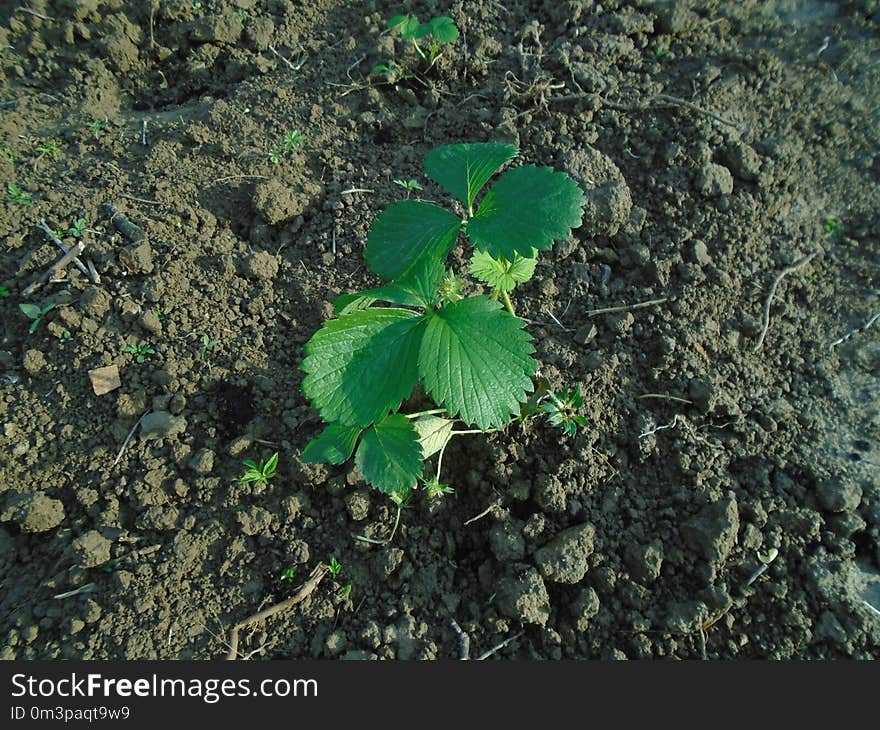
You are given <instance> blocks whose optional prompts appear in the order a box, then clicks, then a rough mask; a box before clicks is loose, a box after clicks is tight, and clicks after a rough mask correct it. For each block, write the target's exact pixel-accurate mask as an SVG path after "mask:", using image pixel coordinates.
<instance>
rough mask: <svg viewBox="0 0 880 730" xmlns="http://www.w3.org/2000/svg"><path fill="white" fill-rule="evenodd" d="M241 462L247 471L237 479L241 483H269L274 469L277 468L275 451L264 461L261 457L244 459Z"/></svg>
mask: <svg viewBox="0 0 880 730" xmlns="http://www.w3.org/2000/svg"><path fill="white" fill-rule="evenodd" d="M243 463H244V465H245V466H246V467H247V471H246V472H245V473H244V474H243V475H242V477H241V479H239V481H240V482H241V483H242V484H258V485H261V486H265V485H266V484H268V483H269V480H270V479H272V478H273V477H274V476H275V471H276V470H277V469H278V452H277V451H276V452H275V453H274V454H272V456H270V457H269V458H268V459H267V460H266V461H263V460H262V459H260V460H259V461H254V460H253V459H245V460H244V462H243Z"/></svg>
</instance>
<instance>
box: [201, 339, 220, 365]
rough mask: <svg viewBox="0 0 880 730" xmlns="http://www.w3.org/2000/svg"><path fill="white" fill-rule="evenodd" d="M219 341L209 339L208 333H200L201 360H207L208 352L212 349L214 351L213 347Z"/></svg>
mask: <svg viewBox="0 0 880 730" xmlns="http://www.w3.org/2000/svg"><path fill="white" fill-rule="evenodd" d="M219 342H220V340H212V339H211V338H210V337H209V336H208V335H206V334H205V335H202V350H201V353H200V354H199V357H200V358H201V359H202V360H207V359H208V353H209V352H213V351H214V348H215V347H216V346H217V344H218V343H219Z"/></svg>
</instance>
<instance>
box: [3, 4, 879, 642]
mask: <svg viewBox="0 0 880 730" xmlns="http://www.w3.org/2000/svg"><path fill="white" fill-rule="evenodd" d="M19 5H20V6H21V7H20V8H19V7H18V6H19ZM402 7H403V8H404V9H405V10H410V11H412V12H415V13H416V14H418V15H419V16H420V17H421V18H422V19H427V18H429V17H431V16H432V15H440V14H448V15H450V16H451V17H453V18H454V20H455V21H456V23H457V24H458V25H459V27H460V28H461V30H462V37H461V38H460V39H459V40H458V41H457V42H456V43H455V44H454V45H453V46H451V47H449V48H448V49H447V50H446V51H444V53H443V54H442V55H441V57H440V60H439V61H438V62H437V63H436V64H435V65H434V67H433V68H432V69H431V70H430V71H428V72H424V73H421V74H420V78H416V79H409V80H406V81H403V82H401V83H399V84H398V85H396V86H395V85H391V84H380V83H375V81H374V82H373V83H371V82H370V81H369V80H368V74H369V72H370V69H371V68H372V67H373V66H374V65H375V64H377V63H380V62H384V61H387V60H388V59H389V58H392V57H393V58H395V59H397V60H398V61H399V62H401V63H403V64H410V65H414V64H415V60H416V58H415V56H414V54H413V53H412V51H411V49H407V48H406V46H405V44H403V42H402V41H400V40H399V39H398V38H394V37H392V36H391V35H389V34H388V33H385V32H383V29H384V21H385V20H386V19H387V18H389V17H390V16H391V15H393V14H395V13H396V12H400V10H401V6H400V5H396V4H392V3H385V2H337V1H335V0H313V1H311V2H304V3H292V2H282V1H281V0H218V1H212V0H201V2H200V3H199V2H196V3H194V2H193V1H192V0H153V1H152V3H150V2H144V3H127V2H123V0H30V2H27V3H17V2H16V3H4V4H3V9H2V10H0V66H2V71H3V75H2V79H0V110H2V113H0V147H2V150H0V152H2V154H0V183H2V188H3V189H2V191H0V192H2V193H3V194H4V195H5V197H4V204H3V205H2V207H0V241H2V243H0V286H3V287H5V289H7V290H8V292H9V296H8V297H5V298H2V299H0V312H2V330H0V338H2V339H0V460H2V465H0V519H2V525H0V580H2V592H0V636H2V657H3V658H14V657H17V658H33V659H36V658H59V659H60V658H69V657H83V658H129V659H135V658H163V659H172V658H216V657H220V656H223V655H224V654H225V652H226V643H225V642H226V639H227V637H228V631H229V629H230V627H231V626H232V625H233V624H234V623H236V622H237V621H240V620H242V619H244V618H245V617H247V616H248V615H250V614H252V613H254V612H255V611H257V610H259V609H261V608H264V607H266V606H269V605H271V604H274V603H277V602H279V601H281V600H283V599H285V598H287V597H288V596H291V595H293V593H294V592H295V591H296V589H297V588H298V586H299V585H301V584H302V583H303V582H304V581H305V580H306V579H307V577H308V576H309V574H310V572H311V571H312V569H313V568H314V566H316V565H318V564H321V563H326V562H328V561H329V560H330V558H331V557H335V558H336V559H337V560H338V561H339V563H341V565H342V571H341V572H340V574H339V575H338V576H335V577H332V576H329V577H327V578H325V579H324V580H323V581H322V582H321V584H320V585H319V586H318V588H317V589H316V590H315V591H314V593H312V595H311V596H310V597H309V598H307V599H306V600H305V601H304V602H303V603H302V604H301V605H299V606H297V607H296V608H294V609H291V610H290V611H288V612H286V613H284V614H282V615H280V616H277V617H275V618H273V619H270V620H269V621H268V622H265V623H264V624H261V625H258V626H257V628H256V630H251V629H250V628H249V629H248V630H247V631H244V632H243V634H242V642H241V647H240V651H241V653H242V654H243V655H245V656H252V657H253V658H260V657H263V658H301V657H328V658H339V657H341V658H351V659H357V658H376V657H378V658H382V659H392V658H397V659H416V658H418V659H429V658H436V657H457V656H458V652H459V637H458V635H457V634H456V631H455V629H454V628H453V626H452V624H451V620H452V619H455V621H457V623H458V625H460V626H461V628H462V630H464V631H465V632H467V633H468V634H469V635H470V638H471V647H472V651H473V655H474V656H477V655H478V654H480V653H483V652H485V651H488V650H490V649H492V648H493V647H496V646H498V645H499V644H501V643H502V642H505V641H506V640H507V639H510V638H511V637H514V636H516V637H517V638H515V639H514V640H513V641H510V642H508V643H507V644H506V645H505V646H504V647H503V648H501V649H500V650H498V651H497V652H496V653H495V654H493V655H492V656H493V657H494V658H554V659H555V658H616V659H623V658H630V659H636V658H648V657H657V658H659V657H669V658H673V657H674V658H699V657H701V656H705V657H707V658H710V659H729V658H751V657H755V658H810V659H815V658H824V657H852V658H862V659H866V658H877V657H878V656H880V613H878V609H880V588H878V586H880V574H878V567H880V446H878V436H880V402H878V400H880V399H878V394H880V388H878V377H880V342H878V335H880V324H878V325H877V326H875V327H872V328H869V329H867V330H865V331H862V332H858V333H856V334H854V335H853V336H852V337H850V338H848V339H846V341H844V342H840V343H837V344H834V345H832V343H834V342H835V341H836V340H838V339H839V338H841V337H842V336H844V335H845V334H846V333H848V332H850V331H852V330H854V329H856V328H859V327H860V326H862V325H864V324H865V323H866V322H868V321H869V320H870V318H871V316H872V315H874V314H875V313H877V312H878V311H880V279H878V271H880V268H878V264H877V262H878V260H880V243H878V241H880V185H878V179H880V120H878V100H880V6H878V3H877V2H874V1H872V0H866V1H863V2H850V3H839V4H834V3H825V2H809V1H804V2H793V1H786V0H780V1H779V2H741V3H730V2H706V3H693V4H692V5H689V4H687V3H685V2H679V1H677V0H675V1H673V2H646V1H645V2H629V3H628V2H616V1H615V0H610V1H609V2H603V3H601V4H599V3H593V2H589V1H585V0H573V1H571V2H558V1H556V0H554V1H553V2H550V1H549V0H548V1H547V2H539V1H532V2H529V1H527V0H507V1H506V2H504V3H499V2H494V0H480V1H479V2H468V3H462V2H457V3H452V4H448V3H441V2H412V3H403V6H402ZM13 8H15V9H13ZM294 130H298V131H299V132H301V134H302V135H303V138H302V142H301V144H300V145H299V146H298V147H297V148H296V149H290V150H286V151H285V150H284V148H283V140H284V137H285V135H286V134H287V133H289V132H292V131H294ZM53 140H55V141H54V142H53ZM489 140H492V141H516V142H518V143H519V145H520V146H521V150H522V159H523V160H524V161H526V162H529V163H536V164H545V165H552V166H553V167H555V168H557V169H566V170H568V171H569V172H570V173H571V174H572V175H574V176H576V177H578V178H579V179H580V180H581V182H582V184H583V186H584V188H585V190H586V192H587V196H588V204H587V217H586V219H585V223H584V225H583V226H582V227H581V228H580V229H579V230H578V231H576V233H575V236H574V237H573V238H572V239H571V240H570V241H567V242H563V243H562V244H560V245H557V247H556V248H555V249H554V250H553V251H552V252H551V253H550V254H549V255H546V256H544V257H543V258H542V260H541V262H540V263H539V266H538V270H537V274H536V277H535V278H534V279H533V280H532V281H531V282H530V283H529V284H528V285H526V286H525V287H524V288H523V290H522V291H518V292H517V293H516V294H517V297H516V305H517V311H518V313H520V314H521V315H522V316H523V317H526V318H528V319H529V320H531V322H532V323H531V324H530V325H529V330H530V331H531V332H532V334H533V335H534V337H535V340H536V345H537V347H538V353H537V354H538V357H539V359H540V361H541V374H542V375H543V376H544V377H546V378H548V379H549V380H550V382H551V383H553V384H554V385H556V386H566V387H571V386H574V385H576V384H580V385H581V387H582V388H583V390H584V392H585V394H586V398H587V409H586V415H587V416H588V418H589V420H590V426H589V428H587V429H585V430H584V431H583V432H582V433H581V434H580V435H579V436H577V437H576V438H573V439H569V438H565V437H561V436H560V434H559V432H558V431H555V430H553V429H551V428H550V427H549V426H546V425H544V424H540V425H533V426H531V427H530V428H528V429H527V430H524V429H523V428H522V427H512V428H510V429H508V431H507V432H505V433H497V434H492V435H490V436H482V435H479V436H474V437H471V438H470V440H464V439H458V440H456V442H453V444H452V445H451V446H450V448H449V450H448V451H447V456H446V459H445V460H444V475H445V476H446V477H447V478H448V481H450V482H451V483H452V485H453V486H454V487H455V490H456V491H455V494H454V495H451V496H447V497H445V498H444V499H443V500H442V501H435V502H430V501H428V500H427V499H425V498H424V496H423V495H422V494H421V493H420V494H418V495H417V499H416V501H415V503H414V505H413V506H412V507H411V508H410V509H407V510H405V511H404V512H403V515H402V518H401V525H400V528H399V529H398V531H397V533H396V535H395V536H394V539H393V541H392V542H391V544H390V545H387V546H381V545H371V544H367V543H365V542H363V541H358V540H355V539H354V538H353V535H354V534H359V535H365V536H368V537H371V538H373V539H377V540H378V539H382V538H384V537H385V536H387V534H388V533H389V531H390V529H391V525H392V523H393V519H394V514H395V510H394V505H393V504H392V503H391V502H390V501H389V500H388V499H387V498H386V497H384V496H382V495H380V494H378V493H376V492H373V491H370V490H369V489H368V488H367V487H366V485H365V484H364V483H363V481H362V480H361V479H360V478H359V476H358V475H357V474H356V473H355V472H353V471H352V470H351V468H350V467H332V468H328V467H312V466H307V465H304V464H302V463H301V462H300V461H299V458H298V457H299V454H300V453H301V451H302V449H303V447H304V446H305V444H306V443H307V442H308V441H309V439H310V438H312V437H313V436H315V435H316V434H317V433H318V431H319V429H320V427H321V426H320V422H319V418H318V416H317V414H316V413H315V412H314V411H313V410H312V409H311V408H310V407H309V405H308V403H307V401H306V400H305V398H304V397H303V395H302V394H301V392H300V383H301V379H302V374H301V372H300V370H299V363H300V362H301V359H302V345H303V343H304V342H305V341H306V340H307V339H308V338H309V337H310V336H311V335H312V333H313V332H314V331H315V330H316V329H317V328H318V327H319V326H320V324H321V322H322V321H323V320H324V319H325V318H327V317H328V316H330V312H331V309H330V306H329V302H331V301H332V299H333V298H334V297H335V296H336V295H338V294H340V293H344V292H350V291H354V290H356V289H360V288H364V287H366V286H368V285H371V284H375V281H374V280H373V279H372V278H371V276H370V275H369V273H368V271H367V270H366V268H365V266H364V263H363V258H362V251H363V246H364V240H365V236H366V233H367V231H368V229H369V226H370V224H371V222H372V221H373V220H374V219H375V216H376V215H377V214H378V213H379V211H381V210H382V209H383V208H384V207H385V206H386V205H388V204H390V203H391V202H393V201H394V200H397V199H399V198H400V197H401V196H402V194H403V191H402V190H401V189H400V188H399V187H398V186H396V185H394V184H393V182H392V181H393V180H394V179H398V178H403V179H409V178H416V179H418V180H420V181H421V182H422V183H423V184H424V186H425V190H424V192H422V193H420V195H422V196H423V197H424V198H426V199H436V200H438V201H444V202H446V200H447V199H446V197H445V195H444V193H442V191H441V190H440V189H439V188H437V187H435V186H434V185H433V184H432V183H430V181H427V180H426V179H425V177H424V175H423V174H422V171H421V164H422V160H423V158H424V155H425V153H426V152H427V151H428V150H430V149H431V148H432V147H434V146H435V145H437V144H441V143H449V142H459V141H489ZM273 158H274V159H273ZM9 185H16V186H19V188H20V191H19V190H17V189H12V190H10V189H9V187H8V186H9ZM28 197H29V198H30V202H29V203H27V202H26V201H27V198H28ZM106 205H110V206H112V207H113V209H114V210H115V211H116V212H115V215H114V214H111V213H110V211H109V210H108V209H107V208H105V207H102V206H106ZM80 218H82V219H84V224H83V225H84V227H85V233H84V240H85V244H86V247H85V252H84V254H83V259H88V260H91V262H92V263H93V264H94V267H95V269H96V270H97V273H98V274H99V276H100V283H97V284H96V283H93V282H91V281H89V279H88V278H87V277H86V276H85V274H83V273H82V272H80V271H79V270H78V269H76V268H74V267H70V268H69V269H68V272H67V276H66V277H62V278H60V279H58V280H55V281H51V282H48V283H46V284H44V285H43V286H41V287H40V288H38V289H37V290H36V291H34V292H33V293H32V294H30V295H29V296H25V295H23V293H22V292H23V291H24V290H25V288H26V287H27V285H28V284H30V282H31V281H32V280H34V279H35V278H37V277H38V276H39V275H40V273H42V272H43V271H45V270H46V269H47V267H48V266H49V265H50V264H51V263H52V262H53V261H54V260H55V259H56V258H57V257H58V256H59V255H60V252H59V251H58V250H57V249H56V248H55V247H54V246H53V245H52V243H51V242H49V241H47V240H46V238H45V236H44V235H43V233H42V232H41V231H39V230H37V228H36V225H37V224H38V223H39V222H40V221H45V222H46V223H47V225H48V226H49V227H50V228H51V229H52V230H59V231H61V232H62V234H63V239H64V242H65V244H66V245H68V246H72V245H74V243H75V242H76V238H75V235H74V234H68V233H67V231H68V229H69V228H72V227H75V222H76V221H77V220H78V219H80ZM810 256H812V258H809V259H808V260H806V261H804V259H805V258H806V257H810ZM453 259H454V260H455V262H456V264H457V266H458V267H459V268H463V265H464V262H465V260H466V259H465V257H464V251H463V250H459V252H458V253H456V254H455V255H454V256H453ZM789 267H790V269H791V270H789V271H786V270H787V268H789ZM783 272H786V273H785V275H784V276H783V277H782V278H781V279H780V280H779V281H778V285H777V286H776V288H775V291H774V296H773V299H772V302H771V304H770V307H769V328H768V329H767V331H766V333H765V334H764V336H763V339H762V328H763V325H764V307H765V302H766V301H767V298H768V294H769V293H770V292H771V289H772V287H773V284H774V280H776V279H777V277H778V276H779V275H780V274H782V273H783ZM22 302H31V303H34V304H37V305H39V306H40V307H41V308H45V307H48V306H49V305H51V304H55V303H57V306H55V307H54V308H52V309H51V310H49V311H48V312H47V313H46V315H45V317H43V319H42V320H41V321H40V323H39V324H38V326H37V327H36V329H35V331H34V332H33V333H29V327H30V326H31V320H29V319H28V318H26V317H25V316H24V315H23V314H22V313H21V312H20V311H19V304H20V303H22ZM647 302H653V303H651V304H646V305H645V306H641V307H632V305H636V304H640V303H647ZM621 306H628V307H630V308H628V309H624V310H618V311H611V312H605V313H603V312H601V311H600V312H596V310H602V309H605V308H613V307H621ZM759 344H760V346H758V345H759ZM131 346H135V348H141V349H140V351H139V352H133V351H132V350H134V349H135V348H132V347H131ZM150 349H151V350H153V352H149V351H148V350H150ZM127 350H128V351H127ZM139 360H140V361H139ZM114 365H115V366H117V368H118V374H119V380H120V382H121V387H118V388H115V389H113V390H110V392H106V393H104V394H102V395H96V391H95V389H94V388H93V382H92V378H90V375H89V371H92V370H95V369H97V368H104V367H107V366H114ZM112 372H113V371H112V370H111V375H112ZM95 377H96V383H97V387H98V388H99V389H100V390H104V389H105V388H106V387H111V386H112V385H113V381H112V377H108V375H107V371H103V372H102V373H98V374H97V375H96V376H95ZM108 383H109V385H107V384H108ZM274 451H278V452H280V463H279V469H278V475H277V476H276V477H275V478H274V479H273V480H271V481H270V482H269V483H268V485H264V486H259V485H242V484H241V483H240V482H239V479H240V477H241V475H242V473H243V470H244V467H243V466H242V461H243V460H244V459H259V458H266V457H268V456H269V455H271V454H272V453H273V452H274ZM487 508H491V509H489V510H488V511H487ZM484 512H485V514H484V516H482V517H481V518H480V519H478V520H475V521H471V522H469V523H468V520H470V519H471V518H473V517H475V516H477V515H480V514H481V513H484ZM466 523H467V524H466ZM774 549H775V550H776V551H778V553H777V557H776V559H775V560H774V561H772V562H771V563H770V564H769V566H768V567H767V568H766V570H765V571H764V572H763V573H762V574H760V575H759V576H757V577H756V578H755V579H754V580H752V582H751V583H749V581H750V579H751V578H752V576H753V575H754V573H755V572H756V571H757V570H758V568H760V567H761V565H762V563H761V562H760V558H759V556H762V557H763V558H764V559H768V558H769V557H770V556H771V555H772V551H773V550H774ZM292 567H296V569H297V570H296V575H295V576H294V577H293V578H292V579H289V580H284V579H283V576H284V574H285V572H286V571H288V575H289V574H290V573H289V569H290V568H292ZM348 584H350V585H351V588H350V592H349V593H348V595H346V590H345V587H346V586H347V585H348ZM71 592H74V595H69V594H70V593H71ZM65 594H68V595H67V597H60V596H64V595H65ZM517 635H518V636H517Z"/></svg>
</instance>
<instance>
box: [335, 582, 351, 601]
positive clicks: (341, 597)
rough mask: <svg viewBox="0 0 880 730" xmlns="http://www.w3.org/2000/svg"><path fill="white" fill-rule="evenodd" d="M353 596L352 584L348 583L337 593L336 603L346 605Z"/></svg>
mask: <svg viewBox="0 0 880 730" xmlns="http://www.w3.org/2000/svg"><path fill="white" fill-rule="evenodd" d="M350 596H351V583H346V584H345V585H344V586H342V588H340V589H339V591H338V592H337V593H336V596H335V598H336V603H345V602H346V601H347V600H348V599H349V597H350Z"/></svg>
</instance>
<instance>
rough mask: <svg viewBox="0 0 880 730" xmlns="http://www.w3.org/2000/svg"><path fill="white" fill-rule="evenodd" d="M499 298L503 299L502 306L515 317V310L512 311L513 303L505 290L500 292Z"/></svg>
mask: <svg viewBox="0 0 880 730" xmlns="http://www.w3.org/2000/svg"><path fill="white" fill-rule="evenodd" d="M501 298H502V299H503V300H504V306H505V307H507V311H508V312H510V313H511V314H512V315H513V316H514V317H516V312H514V311H513V303H512V302H511V301H510V296H509V295H508V293H507V292H506V291H502V292H501Z"/></svg>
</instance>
